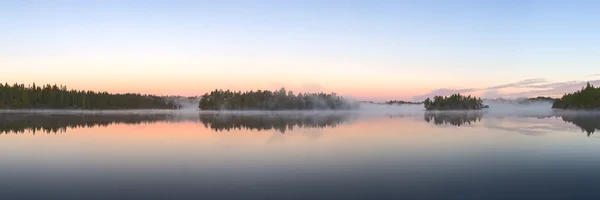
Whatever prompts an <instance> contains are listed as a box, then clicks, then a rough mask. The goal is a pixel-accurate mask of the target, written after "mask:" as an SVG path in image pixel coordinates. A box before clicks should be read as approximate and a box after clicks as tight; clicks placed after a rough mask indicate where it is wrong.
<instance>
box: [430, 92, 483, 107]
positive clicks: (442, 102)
mask: <svg viewBox="0 0 600 200" xmlns="http://www.w3.org/2000/svg"><path fill="white" fill-rule="evenodd" d="M423 104H424V105H425V109H426V110H479V109H483V108H486V107H487V106H484V105H483V101H482V100H481V98H476V97H471V95H469V96H463V95H460V94H453V95H451V96H449V97H446V96H435V97H433V101H432V100H431V99H429V98H427V99H426V100H425V101H424V102H423Z"/></svg>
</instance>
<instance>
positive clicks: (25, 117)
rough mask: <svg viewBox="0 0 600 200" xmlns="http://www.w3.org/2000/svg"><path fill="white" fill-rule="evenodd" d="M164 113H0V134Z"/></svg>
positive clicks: (160, 117)
mask: <svg viewBox="0 0 600 200" xmlns="http://www.w3.org/2000/svg"><path fill="white" fill-rule="evenodd" d="M168 119H169V115H166V114H152V115H138V114H28V113H0V134H8V133H25V132H31V133H33V134H35V133H38V132H42V133H63V132H66V131H67V128H71V129H73V128H84V127H88V128H91V127H95V126H103V127H106V126H109V125H111V124H142V123H154V122H158V121H165V120H168Z"/></svg>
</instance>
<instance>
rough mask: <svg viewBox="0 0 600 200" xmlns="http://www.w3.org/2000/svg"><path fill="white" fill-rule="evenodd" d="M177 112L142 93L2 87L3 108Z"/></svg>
mask: <svg viewBox="0 0 600 200" xmlns="http://www.w3.org/2000/svg"><path fill="white" fill-rule="evenodd" d="M30 108H38V109H177V108H179V105H177V104H176V103H175V102H172V101H167V100H166V99H165V98H162V97H159V96H153V95H141V94H133V93H127V94H110V93H107V92H93V91H77V90H68V89H67V87H66V86H57V85H53V86H51V85H44V86H42V87H39V86H37V85H36V84H35V83H34V84H33V85H31V86H28V87H26V86H25V85H23V84H16V83H15V84H13V85H9V84H8V83H6V84H0V109H30Z"/></svg>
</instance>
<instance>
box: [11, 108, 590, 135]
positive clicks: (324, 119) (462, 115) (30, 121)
mask: <svg viewBox="0 0 600 200" xmlns="http://www.w3.org/2000/svg"><path fill="white" fill-rule="evenodd" d="M379 117H383V116H379ZM388 117H389V118H392V119H395V118H407V119H413V120H417V121H422V120H424V121H425V122H427V123H432V124H434V125H436V126H439V127H444V126H446V125H451V126H459V127H460V126H465V125H467V126H472V125H476V124H478V123H481V121H484V122H485V123H483V126H484V127H486V128H488V129H496V130H504V131H514V132H519V133H523V134H528V135H540V134H544V133H546V132H548V131H569V130H573V128H574V126H565V124H564V123H567V124H572V125H575V126H576V127H578V128H579V129H581V130H582V131H583V132H585V133H587V135H588V136H590V135H592V134H593V133H594V132H596V131H600V113H560V112H555V113H551V114H546V115H531V116H527V115H518V116H496V115H492V114H486V113H485V112H478V111H477V112H436V111H429V112H425V113H424V114H423V115H412V114H411V115H408V114H396V115H389V116H388ZM482 119H483V120H482ZM361 120H362V121H364V120H377V117H376V116H360V115H359V114H356V113H355V114H349V113H333V114H332V113H327V114H325V113H312V114H310V113H309V114H307V113H295V114H294V113H286V114H281V113H279V114H274V113H254V114H239V113H237V114H236V113H229V114H227V113H202V114H195V113H194V114H189V115H184V116H180V115H177V114H172V113H171V114H164V113H163V114H131V113H129V114H117V113H112V114H89V113H88V114H85V113H79V114H64V113H63V114H34V113H0V134H8V133H25V132H31V133H33V134H36V133H39V132H42V133H63V132H66V131H68V129H74V128H86V127H87V128H91V127H96V126H101V127H106V126H109V125H112V124H146V123H157V122H183V121H188V122H194V123H201V124H203V125H204V127H206V128H209V129H211V130H213V131H217V132H221V131H231V130H250V131H269V130H275V131H277V132H280V133H285V132H287V131H290V130H293V129H295V128H302V129H305V128H312V129H323V128H326V127H331V128H334V127H336V126H338V125H340V124H343V123H354V122H356V121H361ZM561 121H562V122H564V123H560V122H561Z"/></svg>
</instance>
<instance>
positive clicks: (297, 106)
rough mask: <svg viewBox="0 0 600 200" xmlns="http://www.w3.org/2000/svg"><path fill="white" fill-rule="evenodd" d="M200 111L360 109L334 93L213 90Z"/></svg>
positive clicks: (203, 100)
mask: <svg viewBox="0 0 600 200" xmlns="http://www.w3.org/2000/svg"><path fill="white" fill-rule="evenodd" d="M198 107H199V108H200V110H343V109H357V108H358V107H359V103H358V102H354V101H350V100H348V99H345V98H344V97H341V96H338V95H337V94H335V93H329V94H326V93H323V92H320V93H298V94H294V92H292V91H286V89H285V88H281V89H280V90H278V91H268V90H258V91H246V92H241V91H236V92H234V91H230V90H214V91H212V92H210V93H206V94H204V95H202V96H201V98H200V102H199V106H198Z"/></svg>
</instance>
